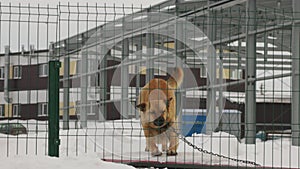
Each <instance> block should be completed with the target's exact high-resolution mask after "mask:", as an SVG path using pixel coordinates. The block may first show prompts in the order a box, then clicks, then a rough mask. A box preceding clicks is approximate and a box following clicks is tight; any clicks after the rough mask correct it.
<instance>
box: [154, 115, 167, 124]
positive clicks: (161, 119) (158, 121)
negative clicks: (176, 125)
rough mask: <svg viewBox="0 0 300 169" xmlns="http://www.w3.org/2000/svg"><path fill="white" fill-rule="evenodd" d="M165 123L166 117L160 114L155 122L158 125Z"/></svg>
mask: <svg viewBox="0 0 300 169" xmlns="http://www.w3.org/2000/svg"><path fill="white" fill-rule="evenodd" d="M164 123H165V119H164V118H163V117H162V116H160V117H159V118H157V119H155V120H154V121H153V124H154V125H156V126H162V125H163V124H164Z"/></svg>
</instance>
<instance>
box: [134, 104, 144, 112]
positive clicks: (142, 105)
mask: <svg viewBox="0 0 300 169" xmlns="http://www.w3.org/2000/svg"><path fill="white" fill-rule="evenodd" d="M136 108H139V109H140V111H142V112H144V111H145V110H146V103H140V104H138V105H136Z"/></svg>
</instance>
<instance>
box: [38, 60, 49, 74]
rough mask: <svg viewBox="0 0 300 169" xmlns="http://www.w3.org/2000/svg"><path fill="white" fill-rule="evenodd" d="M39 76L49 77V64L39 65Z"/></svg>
mask: <svg viewBox="0 0 300 169" xmlns="http://www.w3.org/2000/svg"><path fill="white" fill-rule="evenodd" d="M39 76H40V77H46V76H48V64H47V63H46V64H41V65H39Z"/></svg>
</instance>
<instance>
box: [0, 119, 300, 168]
mask: <svg viewBox="0 0 300 169" xmlns="http://www.w3.org/2000/svg"><path fill="white" fill-rule="evenodd" d="M19 122H21V123H23V124H24V125H25V126H26V127H27V128H28V129H29V130H30V132H29V134H28V135H19V136H8V135H3V134H0V160H1V162H2V166H3V165H4V166H5V168H9V169H10V168H19V167H20V166H22V168H26V167H28V168H42V167H43V168H45V167H44V166H49V169H50V168H54V167H55V168H58V169H60V168H72V169H76V168H82V167H83V166H84V168H87V167H89V168H90V169H94V168H99V167H100V168H110V169H112V168H130V167H129V166H127V165H122V166H120V165H117V164H112V163H107V162H104V161H101V160H100V159H107V160H116V161H118V160H124V161H152V162H153V161H157V162H177V163H186V164H207V165H234V166H237V165H238V166H244V164H242V163H236V162H234V161H230V160H227V159H221V158H218V157H215V156H210V155H208V154H203V153H199V152H197V151H196V150H193V149H192V148H191V147H189V146H188V145H187V144H185V143H183V142H182V141H181V142H180V145H179V149H178V155H177V156H175V157H168V156H166V155H165V154H163V155H162V156H161V157H151V155H150V154H149V153H148V152H145V151H144V149H145V139H144V137H143V131H142V129H141V127H140V123H139V121H138V120H116V121H109V122H102V123H100V122H95V121H92V122H89V123H88V129H87V130H82V129H75V128H74V127H75V123H74V122H72V123H70V128H71V129H70V130H61V131H60V139H61V145H60V158H50V157H47V156H46V155H47V146H48V145H47V139H46V137H47V132H46V131H47V124H46V122H42V121H35V120H30V121H19ZM37 131H39V132H37ZM188 140H189V141H190V142H192V143H194V144H195V145H197V146H199V147H202V148H204V149H206V150H208V151H212V152H214V153H219V154H223V155H225V156H230V157H233V158H238V159H245V160H246V159H247V160H250V161H255V162H257V163H259V164H261V165H263V166H268V167H272V166H273V167H285V168H300V160H299V159H300V155H299V154H300V148H299V147H295V146H292V145H291V140H290V138H282V139H276V140H270V141H266V142H262V141H260V140H259V139H257V143H256V145H246V144H244V143H243V140H242V142H238V140H237V139H236V138H235V137H234V136H232V135H229V134H227V133H224V132H218V133H214V134H213V135H204V134H197V135H194V136H193V137H188ZM2 166H1V168H2ZM45 169H48V168H45Z"/></svg>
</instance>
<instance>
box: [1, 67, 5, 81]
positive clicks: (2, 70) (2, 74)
mask: <svg viewBox="0 0 300 169" xmlns="http://www.w3.org/2000/svg"><path fill="white" fill-rule="evenodd" d="M4 77H5V74H4V67H0V79H4Z"/></svg>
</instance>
